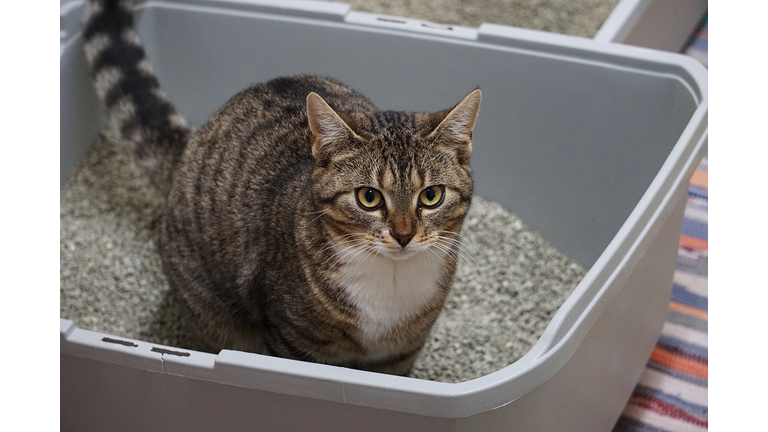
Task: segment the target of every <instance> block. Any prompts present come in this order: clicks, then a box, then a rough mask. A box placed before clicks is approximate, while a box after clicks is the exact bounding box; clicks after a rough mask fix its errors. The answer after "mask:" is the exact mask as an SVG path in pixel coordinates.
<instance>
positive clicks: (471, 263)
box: [435, 238, 480, 274]
mask: <svg viewBox="0 0 768 432" xmlns="http://www.w3.org/2000/svg"><path fill="white" fill-rule="evenodd" d="M446 240H453V239H444V238H438V240H437V241H436V242H435V244H436V245H441V246H442V247H445V248H447V249H449V250H450V251H451V253H452V254H453V255H455V256H456V257H457V258H461V259H463V260H464V261H465V262H466V263H467V264H468V265H469V266H470V267H471V268H472V269H473V270H474V271H475V273H478V274H479V273H480V265H479V264H478V263H477V261H476V260H475V258H474V257H473V256H472V255H471V254H469V253H468V252H467V251H462V250H461V247H460V246H461V243H460V242H455V243H453V244H455V245H457V247H456V248H455V249H453V248H452V247H451V244H450V243H444V242H445V241H446ZM457 264H458V260H457Z"/></svg>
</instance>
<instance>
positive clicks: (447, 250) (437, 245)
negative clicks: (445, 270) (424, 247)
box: [432, 242, 459, 265]
mask: <svg viewBox="0 0 768 432" xmlns="http://www.w3.org/2000/svg"><path fill="white" fill-rule="evenodd" d="M432 247H435V248H437V249H440V250H441V251H443V252H444V253H445V254H446V256H448V257H450V258H451V259H452V260H453V262H454V263H455V264H457V265H458V264H459V260H458V259H457V255H458V254H457V253H456V251H454V250H453V249H451V248H450V247H448V246H446V245H442V244H440V242H435V243H433V244H432Z"/></svg>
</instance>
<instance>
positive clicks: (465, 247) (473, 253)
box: [436, 231, 479, 265]
mask: <svg viewBox="0 0 768 432" xmlns="http://www.w3.org/2000/svg"><path fill="white" fill-rule="evenodd" d="M436 232H440V231H436ZM442 232H445V231H442ZM453 234H456V235H457V236H459V237H460V238H461V240H457V239H455V238H450V237H445V236H440V235H438V236H437V237H438V238H439V239H441V240H442V241H448V242H450V243H452V244H456V245H458V247H459V249H460V250H461V252H462V253H464V254H466V255H468V256H469V257H470V258H472V261H474V263H475V265H477V260H476V259H475V258H476V257H477V253H478V252H479V250H478V249H477V247H475V246H474V245H473V244H472V243H471V242H469V241H468V240H466V239H465V238H463V237H462V236H461V235H459V234H458V233H453ZM473 249H474V250H473Z"/></svg>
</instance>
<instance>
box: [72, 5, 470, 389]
mask: <svg viewBox="0 0 768 432" xmlns="http://www.w3.org/2000/svg"><path fill="white" fill-rule="evenodd" d="M86 17H87V25H86V29H85V32H84V37H85V52H86V56H87V59H88V61H89V63H90V64H91V68H92V72H93V77H94V82H95V87H96V90H97V93H98V95H99V97H100V98H101V100H102V101H103V102H104V104H105V105H106V107H107V109H108V118H109V122H110V127H112V128H114V129H115V130H116V131H118V132H119V136H120V139H121V141H123V142H126V143H129V144H130V145H131V146H133V148H134V151H135V153H136V155H137V160H138V162H139V163H140V164H141V165H142V166H143V167H144V168H145V169H146V172H147V173H148V175H149V177H150V179H151V180H152V182H153V184H154V185H155V186H156V187H157V188H158V189H159V190H160V191H161V192H162V193H163V194H164V195H165V196H167V201H166V207H165V210H164V215H163V218H162V226H161V229H160V238H159V249H160V253H161V256H162V260H163V268H164V271H165V273H166V275H167V277H168V280H169V283H170V285H171V288H172V289H174V290H176V291H177V292H178V293H180V294H181V297H182V298H183V299H184V301H185V303H186V305H187V308H188V312H189V314H190V316H191V318H192V321H193V322H194V323H195V325H196V327H197V330H198V332H199V334H200V335H201V337H202V338H203V339H204V340H205V341H206V342H207V343H208V344H209V345H210V346H211V348H212V349H214V350H219V349H223V348H227V349H236V350H245V351H253V352H258V353H264V354H269V355H276V356H282V357H286V358H292V359H300V360H307V361H315V362H321V363H328V364H334V365H341V366H346V367H353V368H360V369H366V370H373V371H380V372H386V373H395V374H405V373H407V372H408V371H409V369H410V368H411V366H412V364H413V362H414V360H415V359H416V357H417V355H418V353H419V351H420V350H421V348H422V346H423V345H424V343H425V340H426V338H427V336H428V334H429V331H430V328H431V327H432V324H433V323H434V321H435V319H436V318H437V316H438V314H439V313H440V310H441V309H442V307H443V303H444V302H445V298H446V295H447V294H448V291H449V289H450V286H451V283H452V280H453V275H454V273H455V270H456V263H457V256H458V248H459V234H458V233H459V231H460V229H461V225H462V222H463V220H464V216H465V214H466V212H467V210H468V208H469V205H470V201H471V199H472V171H471V169H470V166H469V157H470V153H471V151H472V129H473V127H474V125H475V120H476V118H477V114H478V110H479V108H480V99H481V94H480V91H479V90H478V89H476V90H474V91H473V92H471V93H470V94H469V95H468V96H467V97H466V98H465V99H464V100H463V101H462V102H461V103H459V104H458V105H457V106H455V107H454V108H452V109H448V110H445V111H440V112H437V113H434V114H429V113H415V112H393V111H378V110H377V109H376V108H375V107H374V106H373V104H371V102H369V101H368V100H367V99H366V98H365V97H363V96H362V95H360V94H359V93H357V92H355V91H354V90H351V89H350V88H348V87H346V86H344V85H343V84H341V83H339V82H337V81H335V80H333V79H329V78H323V77H318V76H311V75H301V76H296V77H290V78H277V79H274V80H272V81H269V82H267V83H264V84H258V85H254V86H252V87H250V88H247V89H246V90H244V91H242V92H240V93H239V94H237V95H236V96H234V97H233V98H232V99H231V100H229V101H228V102H227V103H226V104H225V105H224V106H223V107H222V108H221V109H219V111H218V112H216V113H215V114H214V115H213V117H212V118H211V119H210V120H209V121H208V122H207V123H206V124H205V125H204V126H202V127H201V128H200V129H199V130H197V131H193V130H192V129H191V128H190V127H188V126H187V124H186V122H185V120H184V119H183V118H182V117H181V116H180V115H179V114H178V113H177V112H176V110H175V109H174V107H173V106H172V104H171V103H170V102H169V101H168V99H167V97H166V96H165V95H164V94H163V92H162V91H161V90H160V87H159V83H158V80H157V78H156V76H155V74H154V73H153V71H152V67H151V65H150V63H149V62H148V60H147V58H146V55H145V52H144V50H143V48H142V45H141V43H140V41H139V38H138V35H137V33H136V31H135V30H134V28H133V18H132V7H131V4H130V3H129V2H127V1H124V0H120V1H92V2H91V3H90V4H89V6H88V9H87V12H86Z"/></svg>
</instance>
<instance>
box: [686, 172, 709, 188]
mask: <svg viewBox="0 0 768 432" xmlns="http://www.w3.org/2000/svg"><path fill="white" fill-rule="evenodd" d="M690 183H691V184H692V185H694V186H698V187H700V188H704V189H707V188H708V187H709V173H708V172H707V171H703V170H700V169H697V170H696V171H694V172H693V176H691V181H690Z"/></svg>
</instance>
